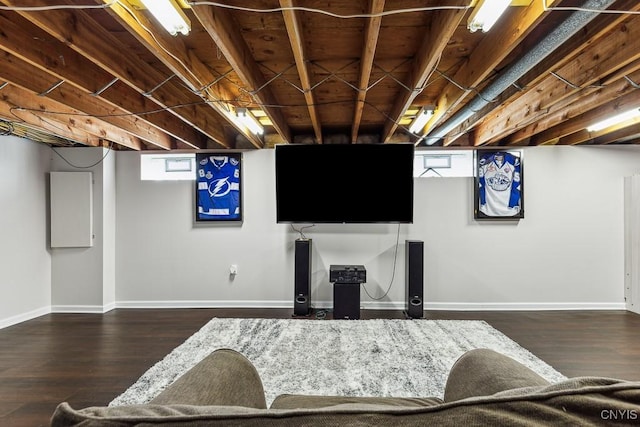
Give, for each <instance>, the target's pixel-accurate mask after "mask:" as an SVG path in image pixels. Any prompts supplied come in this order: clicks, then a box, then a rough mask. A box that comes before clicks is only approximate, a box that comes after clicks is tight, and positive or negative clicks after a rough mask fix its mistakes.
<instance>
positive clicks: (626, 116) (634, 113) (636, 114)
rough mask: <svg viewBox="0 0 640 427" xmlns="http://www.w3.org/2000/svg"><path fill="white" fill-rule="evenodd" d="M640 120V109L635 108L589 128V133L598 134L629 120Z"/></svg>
mask: <svg viewBox="0 0 640 427" xmlns="http://www.w3.org/2000/svg"><path fill="white" fill-rule="evenodd" d="M635 118H640V109H638V108H634V109H633V110H629V111H625V112H624V113H620V114H616V115H615V116H612V117H609V118H608V119H604V120H602V121H599V122H597V123H594V124H592V125H591V126H589V127H587V131H588V132H598V131H601V130H602V129H606V128H608V127H610V126H613V125H617V124H619V123H622V122H626V121H627V120H631V119H635Z"/></svg>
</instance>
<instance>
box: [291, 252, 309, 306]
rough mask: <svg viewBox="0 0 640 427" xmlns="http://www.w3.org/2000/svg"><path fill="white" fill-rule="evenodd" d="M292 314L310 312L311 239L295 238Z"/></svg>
mask: <svg viewBox="0 0 640 427" xmlns="http://www.w3.org/2000/svg"><path fill="white" fill-rule="evenodd" d="M293 276H294V298H293V314H294V316H308V315H309V314H310V313H311V239H297V240H296V243H295V260H294V272H293Z"/></svg>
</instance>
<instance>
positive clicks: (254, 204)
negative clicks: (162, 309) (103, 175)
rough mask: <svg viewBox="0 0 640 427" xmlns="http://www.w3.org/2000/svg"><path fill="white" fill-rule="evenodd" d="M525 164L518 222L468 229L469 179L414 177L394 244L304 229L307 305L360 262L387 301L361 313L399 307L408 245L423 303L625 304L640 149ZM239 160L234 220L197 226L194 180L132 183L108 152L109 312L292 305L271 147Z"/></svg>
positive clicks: (128, 162) (376, 293) (543, 152)
mask: <svg viewBox="0 0 640 427" xmlns="http://www.w3.org/2000/svg"><path fill="white" fill-rule="evenodd" d="M523 157H524V170H525V172H524V173H525V209H526V214H525V218H524V219H522V220H521V221H519V222H517V223H513V222H508V223H504V222H500V223H496V222H477V221H474V220H473V217H472V209H473V180H472V179H471V178H447V179H438V178H434V179H431V178H429V179H417V180H416V182H415V184H416V185H415V190H416V191H415V217H414V223H413V224H411V225H400V226H399V236H397V234H396V233H397V232H398V226H397V225H382V224H373V225H316V226H315V227H313V228H309V229H306V230H305V234H306V236H307V237H309V238H312V239H313V271H312V277H313V292H312V303H313V304H314V305H316V306H318V307H322V306H324V307H330V306H331V301H332V288H331V285H330V283H329V282H328V269H329V266H330V265H331V264H364V265H365V267H366V268H367V279H368V280H367V284H366V286H365V288H366V290H367V291H368V293H369V294H370V295H371V296H372V297H374V298H377V297H380V296H382V295H383V294H385V293H386V291H387V290H388V293H386V296H385V297H384V298H382V299H379V300H378V299H375V300H374V299H371V298H369V296H367V294H366V293H365V292H362V298H361V299H362V304H363V306H368V307H381V308H398V307H402V306H403V304H404V246H403V244H404V240H405V239H417V240H424V241H425V293H426V301H425V303H426V306H427V308H454V309H456V308H457V309H474V308H502V309H514V308H515V309H517V308H533V309H545V308H621V309H622V308H624V263H623V259H624V258H623V253H624V243H623V235H624V234H623V233H624V230H623V177H624V176H626V175H631V174H634V173H636V172H638V170H639V169H640V147H527V148H525V149H524V156H523ZM243 161H244V216H245V220H244V223H243V224H242V226H234V225H222V226H220V225H216V226H209V227H194V225H193V220H192V216H193V213H192V209H193V207H192V206H193V183H191V182H152V181H144V182H143V181H140V179H139V176H140V170H139V163H140V162H139V154H138V153H133V152H119V153H117V169H118V173H117V188H118V191H117V238H116V249H117V250H116V257H117V259H116V265H117V268H116V270H117V273H116V299H117V301H118V304H120V305H122V306H142V307H146V306H153V307H155V306H211V305H213V306H252V305H255V306H274V307H290V306H292V300H293V245H294V240H295V239H296V238H297V237H298V233H296V232H294V231H293V230H292V228H291V227H290V226H289V225H286V224H276V222H275V187H274V178H273V177H274V171H273V166H274V151H273V150H261V151H252V152H246V153H244V159H243ZM396 238H398V239H399V242H400V246H399V248H398V251H397V252H398V253H397V258H395V257H394V255H395V249H396ZM394 260H395V261H397V262H396V263H395V270H394ZM231 264H237V265H238V266H239V274H238V275H237V276H236V277H235V278H233V277H230V276H229V273H228V271H229V266H230V265H231ZM392 277H393V282H391V286H390V281H391V279H392Z"/></svg>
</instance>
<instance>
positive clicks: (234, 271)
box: [229, 264, 238, 276]
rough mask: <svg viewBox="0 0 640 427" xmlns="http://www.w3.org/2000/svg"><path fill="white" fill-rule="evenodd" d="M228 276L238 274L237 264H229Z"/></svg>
mask: <svg viewBox="0 0 640 427" xmlns="http://www.w3.org/2000/svg"><path fill="white" fill-rule="evenodd" d="M229 274H231V275H232V276H235V275H236V274H238V264H231V267H229Z"/></svg>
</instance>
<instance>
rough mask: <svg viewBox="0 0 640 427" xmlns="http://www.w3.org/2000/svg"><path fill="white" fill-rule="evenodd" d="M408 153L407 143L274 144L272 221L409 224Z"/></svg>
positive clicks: (410, 148)
mask: <svg viewBox="0 0 640 427" xmlns="http://www.w3.org/2000/svg"><path fill="white" fill-rule="evenodd" d="M413 154H414V146H413V144H411V143H402V144H326V145H325V144H313V145H311V144H309V145H307V144H286V145H276V147H275V171H276V220H277V222H279V223H412V222H413Z"/></svg>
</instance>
